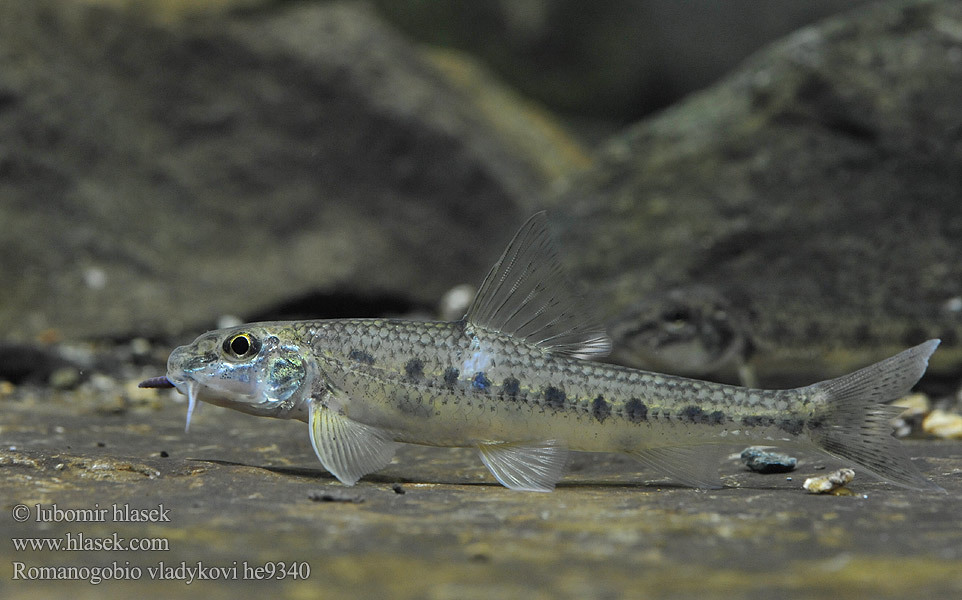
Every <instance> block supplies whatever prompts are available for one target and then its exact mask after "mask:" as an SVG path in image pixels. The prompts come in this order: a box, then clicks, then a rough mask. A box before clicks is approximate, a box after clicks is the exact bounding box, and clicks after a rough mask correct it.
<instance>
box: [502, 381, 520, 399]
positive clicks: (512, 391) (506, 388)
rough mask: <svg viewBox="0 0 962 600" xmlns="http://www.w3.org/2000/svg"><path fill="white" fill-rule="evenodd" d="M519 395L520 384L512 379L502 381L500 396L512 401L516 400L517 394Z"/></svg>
mask: <svg viewBox="0 0 962 600" xmlns="http://www.w3.org/2000/svg"><path fill="white" fill-rule="evenodd" d="M520 393H521V382H520V381H518V380H517V379H515V378H514V377H505V379H504V381H503V382H501V394H502V396H507V397H509V398H511V399H512V400H517V399H518V394H520Z"/></svg>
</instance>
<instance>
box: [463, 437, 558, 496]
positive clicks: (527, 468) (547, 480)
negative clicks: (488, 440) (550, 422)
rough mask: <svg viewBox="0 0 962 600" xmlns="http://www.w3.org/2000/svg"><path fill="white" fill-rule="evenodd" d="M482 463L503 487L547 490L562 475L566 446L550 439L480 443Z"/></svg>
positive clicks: (536, 490)
mask: <svg viewBox="0 0 962 600" xmlns="http://www.w3.org/2000/svg"><path fill="white" fill-rule="evenodd" d="M478 452H479V453H480V455H481V460H482V461H483V462H484V466H486V467H488V470H490V471H491V474H492V475H494V476H495V478H496V479H497V480H498V481H499V482H501V485H503V486H505V487H506V488H509V489H512V490H518V491H524V492H550V491H551V490H553V489H554V486H555V484H556V483H558V480H560V479H561V477H562V476H563V475H564V469H565V464H566V463H567V460H568V450H567V448H565V447H564V446H561V445H560V444H558V443H557V442H555V441H553V440H549V441H546V442H541V443H538V444H507V443H499V444H482V445H480V446H478Z"/></svg>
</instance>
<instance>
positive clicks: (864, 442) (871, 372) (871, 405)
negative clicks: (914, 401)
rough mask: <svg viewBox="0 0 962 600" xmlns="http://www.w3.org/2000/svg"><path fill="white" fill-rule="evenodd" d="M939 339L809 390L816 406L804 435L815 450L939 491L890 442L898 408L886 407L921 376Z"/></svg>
mask: <svg viewBox="0 0 962 600" xmlns="http://www.w3.org/2000/svg"><path fill="white" fill-rule="evenodd" d="M938 345H939V340H929V341H927V342H925V343H923V344H919V345H918V346H915V347H914V348H909V349H908V350H905V351H904V352H901V353H899V354H896V355H895V356H893V357H891V358H887V359H885V360H883V361H881V362H878V363H875V364H874V365H872V366H869V367H865V368H864V369H861V370H859V371H855V372H854V373H850V374H848V375H845V376H843V377H839V378H838V379H831V380H829V381H823V382H821V383H816V384H815V385H813V386H811V388H810V389H811V391H812V393H813V399H814V400H815V401H816V402H817V403H818V405H819V407H818V408H816V410H815V414H814V417H813V418H812V419H811V420H810V421H809V424H808V433H809V436H810V437H811V439H812V441H813V442H815V444H816V445H817V446H819V447H820V448H822V449H823V450H825V451H826V452H828V453H830V454H834V455H835V456H838V457H841V458H845V459H848V460H851V461H853V462H855V463H856V464H858V465H860V466H861V467H862V468H864V469H866V470H867V471H871V472H872V473H874V474H876V475H878V476H879V477H881V478H883V479H885V480H887V481H889V482H891V483H894V484H896V485H900V486H902V487H907V488H911V489H917V490H922V489H926V490H942V488H940V487H939V486H937V485H935V484H934V483H932V482H931V481H929V480H928V479H927V478H926V477H925V476H924V475H923V474H922V473H921V471H919V470H918V468H917V467H916V466H915V465H913V464H912V462H911V461H910V460H909V458H908V456H906V455H905V453H904V451H903V448H902V445H901V444H900V443H899V441H898V440H897V439H896V438H894V437H892V418H893V417H895V416H897V415H898V414H899V412H900V409H899V408H897V407H893V406H887V405H886V403H888V402H891V401H892V400H895V399H896V398H900V397H902V396H904V395H905V394H907V393H908V391H909V390H910V389H911V388H912V386H913V385H915V383H916V382H917V381H918V380H919V378H921V377H922V374H923V373H925V369H926V368H927V367H928V364H929V357H930V356H931V355H932V353H933V352H935V348H936V347H937V346H938Z"/></svg>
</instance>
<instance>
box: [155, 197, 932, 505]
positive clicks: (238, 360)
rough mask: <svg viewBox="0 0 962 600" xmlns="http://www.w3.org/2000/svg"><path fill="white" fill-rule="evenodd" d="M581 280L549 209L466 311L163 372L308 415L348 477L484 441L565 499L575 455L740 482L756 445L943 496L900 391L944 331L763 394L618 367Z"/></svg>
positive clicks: (328, 322)
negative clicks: (912, 435) (808, 454)
mask: <svg viewBox="0 0 962 600" xmlns="http://www.w3.org/2000/svg"><path fill="white" fill-rule="evenodd" d="M591 312H592V311H591V310H590V305H589V303H588V302H587V300H586V299H585V298H584V296H582V295H580V294H579V293H577V292H576V291H575V288H574V287H573V286H572V285H571V282H570V281H569V280H568V279H567V277H566V274H565V272H564V269H563V267H562V263H561V260H560V258H559V254H558V252H557V247H556V245H555V243H554V241H553V239H552V237H551V235H550V234H549V230H548V226H547V220H546V216H545V214H544V213H543V212H542V213H537V214H535V215H534V216H532V217H531V218H530V219H529V220H528V221H527V222H525V224H524V225H523V226H522V227H521V229H520V230H519V231H518V233H517V234H516V235H515V236H514V238H513V239H512V240H511V242H510V243H509V244H508V247H507V248H506V249H505V251H504V252H503V254H502V255H501V257H500V259H499V260H498V261H497V262H496V263H495V265H494V266H493V267H492V268H491V270H490V271H489V273H488V274H487V276H486V277H485V278H484V280H483V282H482V284H481V286H480V288H479V290H478V293H477V295H476V296H475V298H474V300H473V301H472V303H471V304H470V306H469V308H468V310H467V312H466V314H465V316H464V317H463V318H461V319H459V320H457V321H414V320H403V319H379V318H371V319H319V320H305V321H268V322H259V323H250V324H244V325H240V326H236V327H230V328H226V329H219V330H215V331H209V332H207V333H204V334H202V335H200V336H199V337H197V339H195V340H194V341H193V342H192V343H190V344H187V345H184V346H179V347H177V348H175V349H174V350H173V351H172V352H171V354H170V357H169V359H168V362H167V373H166V375H164V376H163V377H155V378H151V379H148V380H147V381H145V382H144V385H146V386H148V387H168V386H173V387H175V388H176V389H177V391H178V392H180V393H182V394H184V395H186V396H187V397H188V399H189V407H188V417H187V419H188V425H189V423H190V415H191V414H192V412H193V410H194V407H195V405H196V404H197V402H198V401H202V402H205V403H208V404H213V405H216V406H220V407H226V408H231V409H234V410H238V411H241V412H244V413H248V414H251V415H255V416H261V417H273V418H278V419H294V420H299V421H303V422H305V423H307V424H308V431H309V437H310V441H311V446H312V448H313V449H314V452H315V454H316V455H317V458H318V459H319V460H320V462H321V465H322V466H323V467H324V468H325V469H326V470H327V471H328V472H329V473H330V474H332V475H333V476H334V477H335V478H336V479H337V480H339V481H340V482H341V483H343V484H344V485H348V486H351V485H354V484H356V483H357V482H358V481H359V480H360V479H361V478H362V477H364V476H365V475H368V474H370V473H374V472H376V471H378V470H380V469H382V468H383V467H385V466H386V465H387V464H388V463H389V462H390V461H391V460H392V459H393V457H394V455H395V452H396V450H397V448H398V447H399V445H401V444H421V445H427V446H443V447H470V448H474V449H476V450H477V452H478V455H479V456H480V459H481V462H482V463H483V464H484V465H485V466H486V467H487V468H488V470H489V471H490V472H491V474H492V475H493V476H494V478H495V479H496V480H497V481H498V482H500V483H501V484H502V485H504V486H505V487H507V488H509V489H511V490H519V491H533V492H549V491H551V490H553V489H554V488H555V486H556V484H557V483H558V482H559V481H560V480H561V479H562V477H563V476H564V474H565V466H566V464H567V461H568V457H569V454H570V453H571V452H607V453H621V454H625V455H629V456H631V457H634V458H635V459H638V460H639V461H640V463H641V465H642V466H644V467H646V468H648V469H650V470H652V471H654V473H655V474H656V475H657V476H659V477H662V478H664V477H667V478H669V479H671V480H672V481H675V482H678V483H681V484H683V485H688V486H693V487H697V488H719V487H722V485H721V479H720V477H719V475H718V469H719V466H720V463H721V461H722V459H723V458H724V457H726V456H728V455H729V454H730V452H731V450H732V449H733V448H736V447H744V446H745V445H764V446H772V447H795V448H802V449H814V450H817V451H820V452H823V453H827V454H829V455H832V456H834V457H836V458H839V459H842V460H845V461H850V462H852V463H855V464H856V465H858V466H859V467H860V468H861V469H864V470H865V471H866V472H868V473H871V474H874V475H875V476H877V477H879V478H880V479H882V480H883V481H886V482H889V483H891V484H894V485H896V486H900V487H904V488H909V489H913V490H933V491H938V490H941V489H942V488H940V487H939V486H938V485H936V484H935V483H933V482H932V481H931V480H929V479H928V478H927V477H926V476H925V475H924V474H923V473H922V472H921V471H920V470H919V469H918V467H917V466H916V465H915V464H913V463H912V461H911V459H910V458H909V457H908V456H907V454H906V453H905V451H904V448H903V447H902V445H901V443H900V442H899V441H898V440H897V439H896V438H894V437H893V436H892V425H891V419H892V418H893V417H894V416H895V415H897V414H898V412H899V409H898V408H896V407H892V406H889V405H888V404H887V403H888V402H890V401H892V400H894V399H896V398H899V397H901V396H903V395H905V394H906V393H908V391H909V390H910V389H911V388H912V387H913V386H914V385H915V383H916V382H917V381H918V380H919V379H920V378H921V376H922V375H923V374H924V372H925V370H926V367H927V365H928V360H929V357H930V356H931V355H932V353H933V352H934V351H935V349H936V347H937V346H938V344H939V340H937V339H932V340H929V341H927V342H925V343H922V344H920V345H918V346H915V347H913V348H909V349H907V350H905V351H903V352H901V353H899V354H897V355H895V356H892V357H890V358H888V359H886V360H883V361H881V362H878V363H876V364H874V365H871V366H868V367H865V368H863V369H861V370H858V371H855V372H854V373H851V374H849V375H845V376H842V377H838V378H836V379H830V380H827V381H822V382H820V383H815V384H813V385H809V386H805V387H800V388H794V389H776V390H769V389H754V388H747V387H741V386H735V385H728V384H722V383H714V382H707V381H700V380H697V379H691V378H686V377H680V376H673V375H665V374H660V373H656V372H650V371H643V370H638V369H633V368H629V367H625V366H619V365H616V364H609V363H605V362H600V361H598V360H597V359H599V358H603V357H604V356H606V355H607V354H608V353H609V352H610V350H611V341H610V338H609V337H608V335H607V334H606V332H605V330H604V328H603V327H602V326H601V324H600V321H599V320H598V319H597V318H595V317H594V316H593V315H592V314H591Z"/></svg>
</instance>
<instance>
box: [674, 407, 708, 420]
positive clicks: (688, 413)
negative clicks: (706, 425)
mask: <svg viewBox="0 0 962 600" xmlns="http://www.w3.org/2000/svg"><path fill="white" fill-rule="evenodd" d="M678 416H679V417H681V419H682V420H683V421H689V422H691V423H701V422H702V421H703V420H704V416H705V411H703V410H702V409H701V407H700V406H695V405H694V404H689V405H688V406H686V407H685V408H683V409H682V411H681V413H679V415H678Z"/></svg>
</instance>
